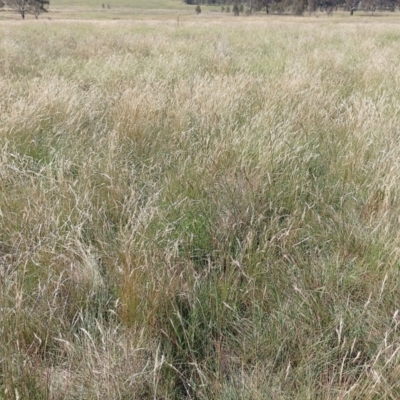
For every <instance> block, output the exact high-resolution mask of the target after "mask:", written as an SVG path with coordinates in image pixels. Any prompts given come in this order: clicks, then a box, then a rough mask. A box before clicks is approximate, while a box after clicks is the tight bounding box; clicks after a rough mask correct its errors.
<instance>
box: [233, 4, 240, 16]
mask: <svg viewBox="0 0 400 400" xmlns="http://www.w3.org/2000/svg"><path fill="white" fill-rule="evenodd" d="M232 12H233V15H234V16H235V17H237V16H239V5H238V4H237V3H235V4H234V6H233V7H232Z"/></svg>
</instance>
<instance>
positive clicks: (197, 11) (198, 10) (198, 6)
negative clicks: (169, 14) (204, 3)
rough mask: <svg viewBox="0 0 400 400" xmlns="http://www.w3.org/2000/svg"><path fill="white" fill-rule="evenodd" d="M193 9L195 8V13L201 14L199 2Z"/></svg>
mask: <svg viewBox="0 0 400 400" xmlns="http://www.w3.org/2000/svg"><path fill="white" fill-rule="evenodd" d="M195 10H196V14H197V15H199V14H201V7H200V5H199V4H197V6H196V8H195Z"/></svg>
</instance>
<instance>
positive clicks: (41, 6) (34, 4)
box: [0, 0, 50, 19]
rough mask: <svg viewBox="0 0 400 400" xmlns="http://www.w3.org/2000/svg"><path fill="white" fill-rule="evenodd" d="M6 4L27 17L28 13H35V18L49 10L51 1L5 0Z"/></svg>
mask: <svg viewBox="0 0 400 400" xmlns="http://www.w3.org/2000/svg"><path fill="white" fill-rule="evenodd" d="M0 1H1V0H0ZM4 2H5V4H6V6H8V7H9V8H11V9H12V10H14V11H16V12H17V13H18V14H20V15H21V18H22V19H25V16H26V14H33V15H34V16H35V18H36V19H37V18H39V15H40V14H42V13H44V12H48V6H49V4H50V2H49V1H48V0H4Z"/></svg>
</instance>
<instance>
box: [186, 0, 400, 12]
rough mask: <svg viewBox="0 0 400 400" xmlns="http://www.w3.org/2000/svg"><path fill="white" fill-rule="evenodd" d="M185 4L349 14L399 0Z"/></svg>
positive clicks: (198, 0)
mask: <svg viewBox="0 0 400 400" xmlns="http://www.w3.org/2000/svg"><path fill="white" fill-rule="evenodd" d="M184 2H185V3H186V4H194V5H199V4H207V5H220V6H221V9H222V11H227V10H229V11H230V10H231V9H232V12H233V13H234V14H235V15H239V14H240V12H245V13H247V14H251V13H256V12H257V13H258V12H266V13H267V14H269V13H276V14H283V13H292V14H296V15H302V14H304V13H305V12H315V11H318V10H320V11H326V12H327V13H328V14H329V13H332V12H333V11H337V10H338V9H342V10H347V11H349V12H350V14H351V15H353V14H354V12H355V11H357V10H363V11H371V12H374V11H395V9H396V7H398V6H399V7H400V0H248V1H245V2H243V1H240V0H236V1H235V0H184Z"/></svg>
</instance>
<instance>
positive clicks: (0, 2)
mask: <svg viewBox="0 0 400 400" xmlns="http://www.w3.org/2000/svg"><path fill="white" fill-rule="evenodd" d="M3 7H4V2H3V0H0V8H3Z"/></svg>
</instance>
